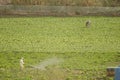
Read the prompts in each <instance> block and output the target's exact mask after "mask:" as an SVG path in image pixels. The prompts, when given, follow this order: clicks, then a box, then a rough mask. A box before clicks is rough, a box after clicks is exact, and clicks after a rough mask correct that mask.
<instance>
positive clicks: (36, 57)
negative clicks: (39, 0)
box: [0, 17, 120, 80]
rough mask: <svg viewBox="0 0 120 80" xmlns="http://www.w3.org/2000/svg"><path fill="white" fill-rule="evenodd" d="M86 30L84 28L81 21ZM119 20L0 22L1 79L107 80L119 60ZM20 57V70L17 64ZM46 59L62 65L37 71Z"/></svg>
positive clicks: (47, 18)
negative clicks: (58, 59) (88, 25)
mask: <svg viewBox="0 0 120 80" xmlns="http://www.w3.org/2000/svg"><path fill="white" fill-rule="evenodd" d="M88 19H89V20H91V27H90V28H86V27H85V22H86V20H88ZM119 21H120V18H119V17H39V18H28V17H26V18H0V78H1V80H58V79H61V80H101V79H102V80H112V79H113V78H109V77H106V68H107V67H109V66H110V67H111V66H112V67H117V66H118V65H119V61H120V35H119V34H120V31H119V30H120V27H119V26H120V24H119ZM21 57H24V61H25V69H24V71H21V70H20V66H19V60H20V58H21ZM51 57H58V58H62V59H63V62H62V63H60V64H57V65H53V66H48V67H47V70H45V71H42V70H39V69H35V68H33V66H34V65H37V64H40V62H42V61H44V60H45V59H48V58H51Z"/></svg>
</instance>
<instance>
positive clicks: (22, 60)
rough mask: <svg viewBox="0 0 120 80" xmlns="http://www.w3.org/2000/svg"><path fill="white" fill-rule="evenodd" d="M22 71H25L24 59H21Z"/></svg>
mask: <svg viewBox="0 0 120 80" xmlns="http://www.w3.org/2000/svg"><path fill="white" fill-rule="evenodd" d="M20 69H21V70H23V69H24V59H23V57H22V58H21V59H20Z"/></svg>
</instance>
